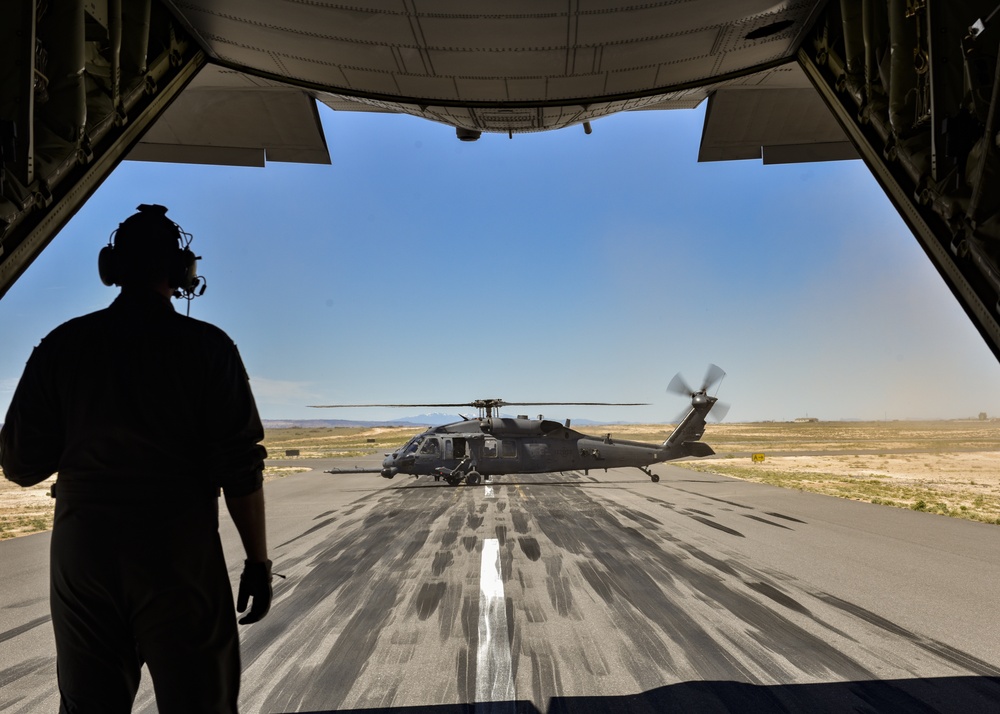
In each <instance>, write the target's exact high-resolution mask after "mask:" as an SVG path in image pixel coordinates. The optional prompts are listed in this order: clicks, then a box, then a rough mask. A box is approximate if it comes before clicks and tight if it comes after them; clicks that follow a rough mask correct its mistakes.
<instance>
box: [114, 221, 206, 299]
mask: <svg viewBox="0 0 1000 714" xmlns="http://www.w3.org/2000/svg"><path fill="white" fill-rule="evenodd" d="M137 210H138V211H139V212H138V213H135V214H133V215H131V216H129V217H128V218H126V219H125V220H124V221H122V222H121V223H119V224H118V228H117V229H116V230H114V231H113V232H112V233H111V235H110V236H109V237H108V244H107V245H106V246H104V247H103V248H101V252H100V253H99V254H98V256H97V271H98V273H99V274H100V276H101V282H103V283H104V284H105V285H107V286H109V287H110V286H112V285H121V284H122V283H123V282H128V281H129V279H130V278H136V279H142V278H145V277H146V276H147V275H149V274H151V273H155V272H158V271H160V270H162V269H163V268H164V267H166V271H167V282H168V283H169V284H170V287H171V288H174V297H177V298H180V297H183V298H185V299H187V300H189V301H190V300H191V299H192V298H194V297H197V296H200V295H203V294H204V293H205V288H206V287H207V284H206V282H205V279H204V278H203V277H201V276H200V275H198V261H199V260H200V259H201V256H199V255H195V254H194V251H192V250H191V247H190V246H191V241H192V240H194V236H192V235H191V234H190V233H187V232H185V231H184V230H183V229H182V228H181V227H180V226H179V225H177V224H176V223H174V222H173V221H171V220H170V219H169V218H167V210H168V209H167V207H166V206H161V205H159V204H155V203H154V204H146V203H143V204H141V205H140V206H139V207H138V209H137Z"/></svg>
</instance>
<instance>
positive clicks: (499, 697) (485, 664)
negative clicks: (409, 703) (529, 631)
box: [476, 538, 514, 712]
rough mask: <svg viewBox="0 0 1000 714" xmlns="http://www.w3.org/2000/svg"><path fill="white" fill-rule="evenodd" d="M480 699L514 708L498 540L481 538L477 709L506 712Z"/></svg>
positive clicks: (505, 708) (511, 709)
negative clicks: (481, 704) (482, 703)
mask: <svg viewBox="0 0 1000 714" xmlns="http://www.w3.org/2000/svg"><path fill="white" fill-rule="evenodd" d="M481 702H484V703H485V702H492V703H500V702H503V703H506V704H508V705H509V710H510V711H511V712H513V711H514V679H513V673H512V668H511V657H510V642H509V640H508V638H507V607H506V601H505V600H504V595H503V574H502V573H501V570H500V541H498V540H497V539H496V538H487V539H485V540H484V541H483V561H482V566H481V567H480V570H479V649H478V651H477V653H476V711H487V710H488V711H490V712H498V711H506V710H507V707H497V706H495V704H494V705H493V706H483V707H481V706H480V703H481Z"/></svg>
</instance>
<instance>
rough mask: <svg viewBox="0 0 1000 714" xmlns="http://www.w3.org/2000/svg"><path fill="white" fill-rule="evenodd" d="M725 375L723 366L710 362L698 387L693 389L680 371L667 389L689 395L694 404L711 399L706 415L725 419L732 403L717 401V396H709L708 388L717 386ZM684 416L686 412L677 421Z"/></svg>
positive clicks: (715, 418)
mask: <svg viewBox="0 0 1000 714" xmlns="http://www.w3.org/2000/svg"><path fill="white" fill-rule="evenodd" d="M725 376H726V373H725V371H724V370H723V369H722V368H721V367H719V366H718V365H714V364H709V365H708V369H707V370H705V376H704V378H703V379H702V381H701V386H700V387H699V388H698V389H692V388H691V386H690V385H689V384H688V383H687V381H686V380H685V379H684V377H683V376H682V375H681V373H680V372H678V373H677V374H675V375H674V378H673V379H671V380H670V383H669V384H668V385H667V391H668V392H672V393H673V394H680V395H683V396H685V397H688V398H689V399H691V403H692V405H694V404H696V403H699V402H700V403H704V402H705V401H706V400H710V401H711V403H712V406H711V407H710V409H709V412H708V413H707V414H706V416H708V417H709V418H710V419H712V420H713V421H722V420H723V419H725V417H726V414H728V413H729V407H730V405H729V404H724V403H722V402H719V401H717V400H716V399H715V397H709V396H708V390H710V389H712V388H713V387H715V386H717V385H718V384H719V383H720V382H721V381H722V379H723V378H724V377H725ZM683 416H684V413H682V414H681V415H680V416H678V418H677V419H676V420H675V421H677V422H679V421H680V420H681V418H682V417H683Z"/></svg>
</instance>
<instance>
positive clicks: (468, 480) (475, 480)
mask: <svg viewBox="0 0 1000 714" xmlns="http://www.w3.org/2000/svg"><path fill="white" fill-rule="evenodd" d="M465 485H466V486H478V485H479V472H478V471H470V472H469V473H468V474H466V475H465Z"/></svg>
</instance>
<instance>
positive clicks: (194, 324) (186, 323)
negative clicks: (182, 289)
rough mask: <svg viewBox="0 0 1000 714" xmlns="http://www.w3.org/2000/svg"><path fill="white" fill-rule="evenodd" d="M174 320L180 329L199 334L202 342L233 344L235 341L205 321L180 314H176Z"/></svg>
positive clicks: (220, 329)
mask: <svg viewBox="0 0 1000 714" xmlns="http://www.w3.org/2000/svg"><path fill="white" fill-rule="evenodd" d="M172 319H173V320H174V321H175V324H177V325H178V326H179V327H180V329H183V330H187V331H189V332H191V333H193V334H197V335H198V336H199V337H201V339H202V340H205V341H208V342H218V343H220V344H229V345H232V344H233V339H232V338H231V337H230V336H229V335H228V334H227V333H226V331H225V330H223V329H222V328H221V327H218V326H217V325H213V324H212V323H211V322H205V321H204V320H199V319H197V318H195V317H189V316H187V315H182V314H181V313H179V312H177V313H174V315H173V318H172Z"/></svg>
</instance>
